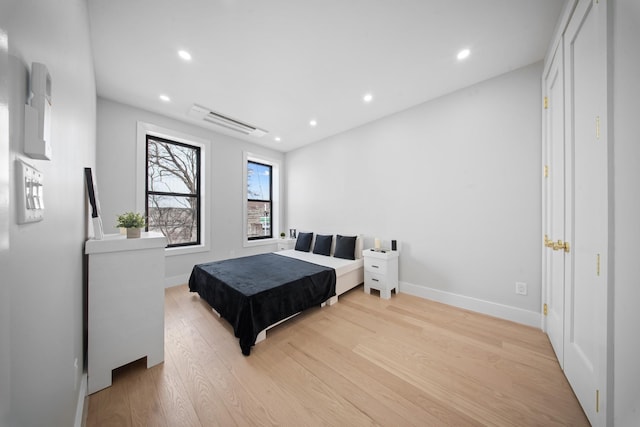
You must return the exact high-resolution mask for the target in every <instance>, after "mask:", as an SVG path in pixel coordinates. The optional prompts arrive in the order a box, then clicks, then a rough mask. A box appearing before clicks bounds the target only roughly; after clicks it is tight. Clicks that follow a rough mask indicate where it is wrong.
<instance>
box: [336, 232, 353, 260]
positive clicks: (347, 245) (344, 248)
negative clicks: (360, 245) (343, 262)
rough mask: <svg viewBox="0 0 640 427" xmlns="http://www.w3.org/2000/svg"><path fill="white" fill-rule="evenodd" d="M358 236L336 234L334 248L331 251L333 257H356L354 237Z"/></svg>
mask: <svg viewBox="0 0 640 427" xmlns="http://www.w3.org/2000/svg"><path fill="white" fill-rule="evenodd" d="M357 237H358V236H341V235H339V234H338V235H337V236H336V250H335V251H334V252H333V256H334V257H335V258H343V259H356V257H355V253H356V238H357Z"/></svg>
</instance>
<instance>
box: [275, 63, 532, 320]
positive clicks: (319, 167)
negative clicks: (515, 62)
mask: <svg viewBox="0 0 640 427" xmlns="http://www.w3.org/2000/svg"><path fill="white" fill-rule="evenodd" d="M541 70H542V68H541V64H534V65H531V66H528V67H525V68H523V69H519V70H516V71H513V72H510V73H508V74H505V75H503V76H500V77H497V78H495V79H492V80H489V81H486V82H483V83H480V84H478V85H475V86H472V87H469V88H466V89H463V90H461V91H458V92H456V93H453V94H451V95H448V96H445V97H442V98H439V99H436V100H434V101H431V102H427V103H425V104H422V105H419V106H416V107H414V108H411V109H408V110H406V111H404V112H401V113H398V114H395V115H393V116H389V117H387V118H383V119H381V120H378V121H376V122H373V123H370V124H367V125H365V126H362V127H360V128H357V129H353V130H350V131H348V132H345V133H342V134H339V135H336V136H334V137H331V138H328V139H326V140H324V141H321V142H319V143H316V144H313V145H310V146H307V147H304V148H301V149H299V150H296V151H293V152H290V153H287V173H288V179H287V199H288V207H287V223H288V224H287V227H292V228H297V229H298V230H311V231H314V230H318V231H320V230H331V231H336V232H339V233H360V234H364V235H365V236H367V238H368V239H371V238H373V237H380V238H382V239H383V240H385V241H389V240H390V239H397V240H398V241H400V242H401V255H400V281H401V291H409V292H412V293H415V294H420V295H423V296H429V297H436V298H440V299H441V300H446V301H448V302H451V303H457V304H458V305H462V306H465V305H467V306H469V307H472V308H475V309H479V310H480V311H483V310H484V311H485V312H490V313H492V314H495V315H502V316H505V317H510V318H514V319H515V320H518V321H522V322H524V323H531V324H535V325H536V326H538V325H539V314H538V313H539V311H540V286H541V284H540V282H541V275H540V268H541V264H540V263H541V261H540V244H541V243H540V242H541V225H540V197H541V193H540V192H541V189H540V173H541V171H540V140H541V136H540V135H541V134H540V132H541V131H540V129H541V118H540V116H541V115H540V96H541V95H540V93H541V91H540V75H541ZM425 78H427V76H425ZM376 102H383V101H376ZM363 108H364V107H363ZM365 243H366V242H365ZM369 244H371V241H370V240H369ZM517 281H520V282H525V283H527V284H528V288H529V293H528V295H527V296H521V295H516V294H515V282H517ZM458 296H462V297H460V298H459V297H458ZM485 302H488V303H485ZM505 310H506V311H505Z"/></svg>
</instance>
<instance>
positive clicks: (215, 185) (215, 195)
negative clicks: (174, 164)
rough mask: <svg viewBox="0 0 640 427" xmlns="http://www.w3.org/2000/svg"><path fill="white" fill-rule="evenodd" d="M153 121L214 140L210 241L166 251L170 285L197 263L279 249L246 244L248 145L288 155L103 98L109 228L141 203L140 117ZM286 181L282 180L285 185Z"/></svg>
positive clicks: (209, 164)
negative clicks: (206, 245)
mask: <svg viewBox="0 0 640 427" xmlns="http://www.w3.org/2000/svg"><path fill="white" fill-rule="evenodd" d="M138 121H142V122H146V123H150V124H154V125H156V126H160V127H163V128H167V129H171V130H173V131H177V132H181V133H184V134H188V135H191V136H195V137H197V138H202V139H206V140H208V141H210V143H209V144H208V146H207V147H206V149H207V158H206V159H205V168H206V171H205V172H206V176H207V178H206V188H207V190H206V194H205V197H206V198H207V199H208V200H209V203H211V208H210V210H209V211H208V212H207V213H206V218H205V220H206V221H208V223H207V227H208V230H209V232H208V233H207V235H206V238H207V239H209V241H210V242H211V248H210V250H209V251H207V252H200V253H195V254H188V255H179V256H167V258H166V274H165V277H166V281H167V285H176V284H180V283H185V281H186V280H187V279H188V275H189V274H190V273H191V269H192V268H193V266H194V264H197V263H201V262H207V261H214V260H219V259H226V258H233V257H237V256H244V255H251V254H255V253H260V252H266V251H272V250H275V249H276V245H275V243H273V244H270V245H267V246H257V247H250V248H244V247H243V243H242V242H243V239H242V222H243V219H242V218H243V217H242V206H243V191H242V177H243V174H244V173H245V172H244V169H243V150H248V151H250V152H252V153H254V154H260V155H264V156H268V157H269V158H272V159H276V160H279V161H282V162H283V163H282V166H283V167H284V155H283V154H282V153H280V152H277V151H273V150H269V149H267V148H265V147H261V146H258V145H254V144H250V143H248V142H244V141H241V140H239V139H235V138H232V137H229V136H226V135H222V134H219V133H216V132H213V131H211V130H208V129H204V128H200V127H198V126H194V125H191V124H187V123H184V122H180V121H177V120H173V119H170V118H167V117H165V116H161V115H159V114H155V113H152V112H149V111H145V110H141V109H138V108H135V107H131V106H128V105H124V104H120V103H117V102H113V101H110V100H107V99H103V98H98V134H97V135H98V148H97V158H98V160H97V162H98V163H97V178H96V180H97V185H98V192H99V197H100V206H101V210H102V216H103V222H104V225H105V232H106V233H116V232H117V230H116V229H115V228H114V225H115V223H116V217H117V215H118V214H121V213H123V212H125V211H131V210H135V209H136V187H135V180H136V144H137V142H136V129H137V125H136V123H137V122H138ZM283 185H284V184H282V185H281V187H282V186H283Z"/></svg>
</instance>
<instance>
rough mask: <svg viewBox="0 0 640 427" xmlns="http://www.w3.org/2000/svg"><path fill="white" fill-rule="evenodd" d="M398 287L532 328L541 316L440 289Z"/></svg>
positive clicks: (403, 285)
mask: <svg viewBox="0 0 640 427" xmlns="http://www.w3.org/2000/svg"><path fill="white" fill-rule="evenodd" d="M399 285H400V292H402V293H405V294H409V295H413V296H417V297H420V298H425V299H430V300H433V301H438V302H441V303H443V304H448V305H452V306H454V307H458V308H463V309H465V310H471V311H475V312H478V313H482V314H487V315H489V316H493V317H498V318H500V319H505V320H510V321H512V322H516V323H521V324H523V325H527V326H532V327H534V328H540V322H541V320H540V317H541V315H540V313H537V312H535V311H530V310H523V309H521V308H517V307H511V306H508V305H504V304H498V303H495V302H491V301H486V300H481V299H477V298H473V297H468V296H465V295H459V294H454V293H452V292H447V291H442V290H440V289H434V288H429V287H426V286H419V285H414V284H412V283H407V282H400V283H399Z"/></svg>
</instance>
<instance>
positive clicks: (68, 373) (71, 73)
mask: <svg viewBox="0 0 640 427" xmlns="http://www.w3.org/2000/svg"><path fill="white" fill-rule="evenodd" d="M0 30H2V31H6V33H7V35H8V47H9V64H8V67H9V72H8V74H7V75H8V79H9V80H8V82H9V84H8V87H9V91H10V93H9V120H10V121H9V132H10V158H9V163H8V165H9V181H10V182H9V187H8V188H9V189H10V191H11V195H10V197H11V199H10V200H11V202H10V206H15V205H16V204H15V200H16V197H17V196H16V194H15V183H14V179H13V177H14V170H13V169H14V167H13V165H14V160H15V159H17V158H23V155H22V137H23V129H24V107H23V106H24V104H25V103H26V101H27V90H28V87H27V82H28V70H29V69H30V64H31V62H34V61H36V62H43V63H45V64H46V65H47V67H48V69H49V72H50V74H51V77H52V105H53V109H52V125H51V145H52V147H53V160H52V161H48V162H47V161H42V160H33V159H28V160H27V161H28V162H29V163H31V164H32V165H34V166H35V167H36V168H37V169H39V170H40V171H42V172H43V173H44V180H45V187H44V201H45V207H46V213H45V219H44V221H42V222H39V223H32V224H24V225H18V224H17V223H16V212H15V211H14V210H13V209H11V210H10V211H9V213H10V218H9V220H10V224H9V239H10V240H9V242H10V251H9V265H8V268H7V269H6V270H5V269H3V271H2V286H3V287H4V286H7V285H8V286H9V287H10V302H9V304H10V308H11V316H10V344H11V347H10V357H11V362H10V372H11V387H10V388H11V393H10V394H11V421H9V422H8V425H15V426H70V425H72V424H73V422H74V419H75V414H76V405H77V402H78V398H79V394H80V389H81V378H82V369H83V297H84V285H83V283H84V281H83V244H84V241H85V238H86V225H85V224H86V214H87V209H86V202H85V200H86V195H85V186H84V177H83V168H84V167H85V166H91V167H93V166H94V162H95V104H96V101H95V79H94V70H93V60H92V54H91V46H90V36H89V19H88V14H87V6H86V2H85V1H83V0H68V1H64V2H46V1H37V0H3V1H2V2H1V3H0ZM2 31H0V32H2ZM0 148H1V147H0ZM5 166H6V162H4V161H3V165H2V167H3V168H4V167H5ZM0 185H2V184H1V183H0ZM1 188H6V186H2V187H1ZM5 292H6V291H5ZM3 345H4V343H3ZM76 359H77V360H78V367H75V366H74V362H75V360H76ZM3 425H4V424H3Z"/></svg>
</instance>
